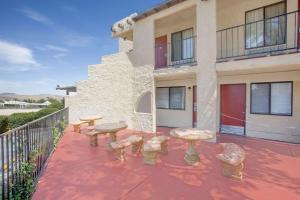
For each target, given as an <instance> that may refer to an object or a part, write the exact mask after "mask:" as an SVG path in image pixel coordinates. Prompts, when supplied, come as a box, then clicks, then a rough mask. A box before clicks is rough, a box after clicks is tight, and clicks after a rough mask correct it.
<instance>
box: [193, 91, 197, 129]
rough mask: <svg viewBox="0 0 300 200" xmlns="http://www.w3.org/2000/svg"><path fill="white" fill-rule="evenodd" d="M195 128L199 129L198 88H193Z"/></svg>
mask: <svg viewBox="0 0 300 200" xmlns="http://www.w3.org/2000/svg"><path fill="white" fill-rule="evenodd" d="M193 127H194V128H196V127H197V86H193Z"/></svg>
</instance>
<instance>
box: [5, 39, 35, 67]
mask: <svg viewBox="0 0 300 200" xmlns="http://www.w3.org/2000/svg"><path fill="white" fill-rule="evenodd" d="M39 67H40V64H39V63H38V62H37V61H36V60H35V59H34V57H33V53H32V51H31V50H30V49H28V48H25V47H23V46H21V45H19V44H15V43H10V42H6V41H2V40H0V70H4V71H28V70H33V69H37V68H39Z"/></svg>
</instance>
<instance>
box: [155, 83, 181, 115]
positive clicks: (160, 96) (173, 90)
mask: <svg viewBox="0 0 300 200" xmlns="http://www.w3.org/2000/svg"><path fill="white" fill-rule="evenodd" d="M156 107H157V108H160V109H173V110H184V109H185V87H161V88H156Z"/></svg>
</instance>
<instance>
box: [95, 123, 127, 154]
mask: <svg viewBox="0 0 300 200" xmlns="http://www.w3.org/2000/svg"><path fill="white" fill-rule="evenodd" d="M126 128H127V124H126V123H125V122H117V123H103V124H99V125H96V126H95V131H96V132H97V133H98V134H107V133H108V134H109V140H108V142H107V150H109V151H112V147H111V143H112V142H115V141H117V133H118V132H119V131H121V130H123V129H126Z"/></svg>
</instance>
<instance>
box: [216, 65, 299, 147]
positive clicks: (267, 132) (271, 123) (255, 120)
mask: <svg viewBox="0 0 300 200" xmlns="http://www.w3.org/2000/svg"><path fill="white" fill-rule="evenodd" d="M278 81H294V82H293V83H294V84H293V86H294V88H293V116H271V115H255V114H250V83H253V82H278ZM233 83H246V84H247V97H246V99H247V101H246V135H247V136H250V137H261V138H267V139H276V140H282V141H289V142H298V143H300V103H299V102H300V71H291V72H277V73H261V74H248V75H228V76H219V84H233ZM219 92H220V87H219ZM219 103H220V99H219ZM219 105H220V104H219ZM219 108H220V107H219ZM219 114H220V110H219V111H218V115H219Z"/></svg>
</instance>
